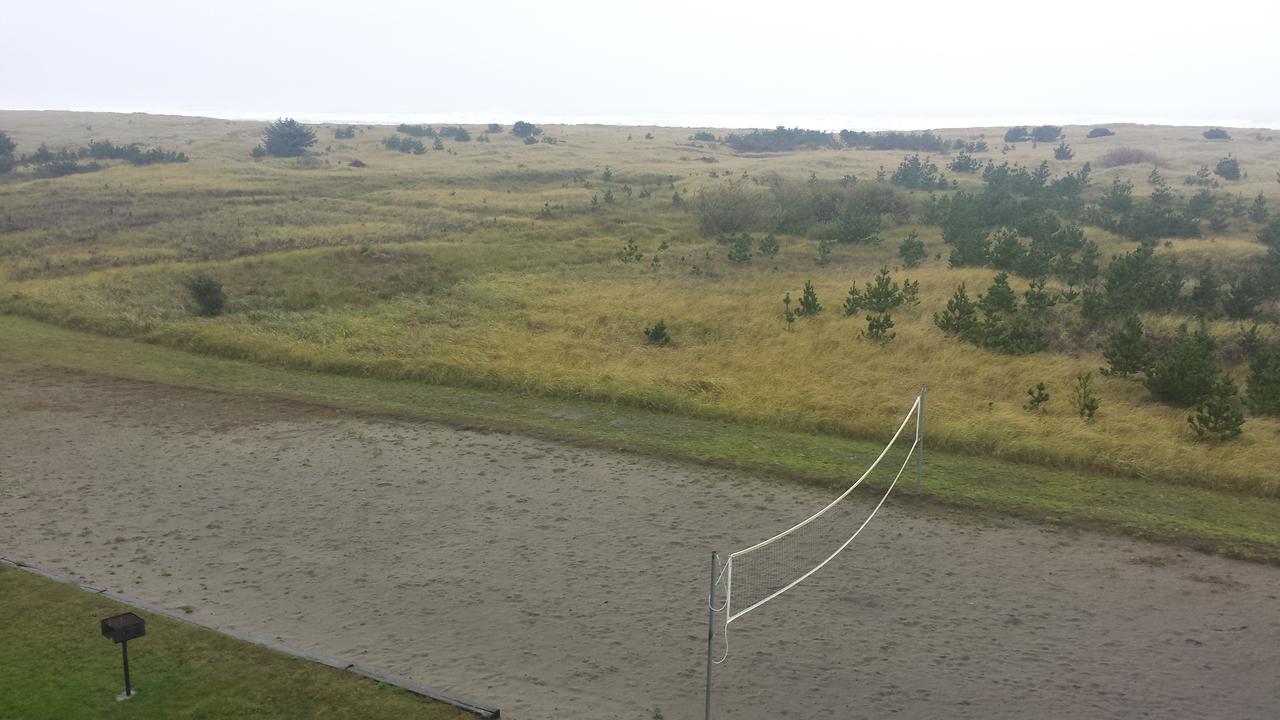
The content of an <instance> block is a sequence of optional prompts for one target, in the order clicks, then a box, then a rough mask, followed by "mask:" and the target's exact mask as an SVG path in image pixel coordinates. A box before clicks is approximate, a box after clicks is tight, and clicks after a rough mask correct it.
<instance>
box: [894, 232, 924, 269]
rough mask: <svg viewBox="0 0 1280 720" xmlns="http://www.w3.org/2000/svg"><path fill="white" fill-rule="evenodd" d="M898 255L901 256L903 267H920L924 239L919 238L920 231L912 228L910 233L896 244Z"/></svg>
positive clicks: (922, 258)
mask: <svg viewBox="0 0 1280 720" xmlns="http://www.w3.org/2000/svg"><path fill="white" fill-rule="evenodd" d="M898 255H899V256H900V257H901V258H902V266H903V267H905V268H908V269H909V268H916V267H920V263H921V262H923V261H924V257H925V253H924V241H923V240H921V239H920V233H918V232H916V231H915V230H912V231H911V234H910V235H907V237H906V238H905V239H903V241H902V242H901V243H899V244H898Z"/></svg>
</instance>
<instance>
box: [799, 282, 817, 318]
mask: <svg viewBox="0 0 1280 720" xmlns="http://www.w3.org/2000/svg"><path fill="white" fill-rule="evenodd" d="M820 312H822V304H821V303H819V302H818V293H817V291H816V290H814V289H813V281H812V280H806V281H805V283H804V289H803V290H802V291H801V292H800V307H799V309H798V310H796V314H797V315H803V316H804V317H813V316H815V315H817V314H818V313H820Z"/></svg>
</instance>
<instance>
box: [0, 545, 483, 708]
mask: <svg viewBox="0 0 1280 720" xmlns="http://www.w3.org/2000/svg"><path fill="white" fill-rule="evenodd" d="M0 563H4V564H6V565H12V566H13V567H16V568H18V569H19V570H25V571H27V572H29V573H34V574H36V575H40V576H41V577H45V578H48V579H50V580H53V581H55V582H60V583H62V584H64V585H72V586H75V587H77V588H79V589H81V590H83V591H85V592H88V593H93V594H94V595H101V596H103V597H106V598H110V599H112V600H115V601H116V602H119V603H123V604H125V605H129V606H132V607H134V608H137V609H139V610H142V611H144V612H148V613H151V614H152V615H160V616H161V617H166V618H169V619H170V620H177V621H178V622H182V623H186V624H188V625H195V626H196V627H199V628H203V629H205V630H212V631H213V632H216V633H219V634H221V635H226V636H227V637H230V638H235V639H236V640H239V641H241V642H246V643H249V644H251V645H258V646H260V647H265V648H268V649H271V650H275V651H277V652H282V653H284V654H286V655H292V656H293V657H297V658H302V659H303V660H307V661H310V662H313V663H319V664H320V665H326V666H328V667H331V668H335V669H337V670H342V671H344V672H349V673H352V674H354V675H359V676H360V677H364V678H368V679H369V680H373V681H374V682H380V683H383V684H386V685H392V686H395V687H398V688H400V689H402V690H405V691H406V692H410V693H413V694H414V695H418V696H420V697H424V698H427V699H429V700H435V701H436V702H440V703H444V704H446V705H451V706H453V707H456V708H458V709H459V710H463V711H465V712H469V713H471V714H473V715H478V716H480V717H482V718H486V719H490V718H493V719H496V718H499V717H501V715H502V711H501V710H499V709H498V708H496V707H490V706H488V705H481V704H479V703H474V702H471V701H469V700H465V699H463V698H459V697H454V696H452V695H449V694H446V693H444V692H442V691H440V690H437V689H435V688H432V687H428V686H426V685H418V684H416V683H414V682H413V681H411V680H408V679H406V678H402V677H400V676H398V675H391V674H390V673H385V672H382V671H381V670H377V669H374V668H366V667H362V666H360V665H356V664H355V663H353V662H348V661H346V660H342V659H339V658H331V657H327V656H325V655H316V654H315V653H310V652H307V651H305V650H299V649H297V648H294V647H290V646H288V645H285V644H284V643H280V642H276V641H274V640H263V639H261V638H257V637H254V636H252V635H249V634H247V633H244V632H241V631H239V630H230V629H227V628H222V627H218V626H217V625H214V624H212V623H206V622H203V621H201V620H197V619H195V618H193V617H191V616H189V615H185V614H183V613H179V612H176V611H173V610H168V609H166V608H162V607H157V606H155V605H152V604H151V603H147V602H143V601H141V600H136V599H134V598H131V597H128V596H126V595H121V594H120V593H116V592H111V591H110V590H107V589H106V588H99V587H94V586H92V585H89V584H88V583H82V582H80V581H79V580H76V579H75V578H71V577H67V576H66V575H59V574H58V573H54V572H49V571H48V570H42V569H40V568H38V567H35V566H33V565H28V564H27V563H24V562H22V561H21V560H14V559H13V558H9V557H5V556H4V555H0Z"/></svg>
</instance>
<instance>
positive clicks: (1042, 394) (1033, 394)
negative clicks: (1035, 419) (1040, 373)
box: [1022, 383, 1049, 412]
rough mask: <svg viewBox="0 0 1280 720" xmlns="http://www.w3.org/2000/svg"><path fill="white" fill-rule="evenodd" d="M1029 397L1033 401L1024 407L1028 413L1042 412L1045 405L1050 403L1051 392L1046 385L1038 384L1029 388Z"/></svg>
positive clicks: (1029, 401)
mask: <svg viewBox="0 0 1280 720" xmlns="http://www.w3.org/2000/svg"><path fill="white" fill-rule="evenodd" d="M1027 395H1028V396H1029V397H1030V398H1031V399H1030V400H1028V401H1027V404H1026V405H1023V406H1022V407H1023V408H1025V409H1026V410H1027V411H1028V412H1040V411H1041V410H1042V409H1043V408H1044V405H1045V403H1047V402H1049V391H1048V388H1047V387H1046V386H1045V384H1044V383H1036V386H1035V387H1029V388H1027Z"/></svg>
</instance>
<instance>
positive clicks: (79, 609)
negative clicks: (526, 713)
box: [0, 565, 471, 720]
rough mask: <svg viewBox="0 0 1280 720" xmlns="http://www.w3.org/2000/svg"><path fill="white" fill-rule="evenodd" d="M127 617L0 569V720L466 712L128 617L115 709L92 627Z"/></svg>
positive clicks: (113, 676)
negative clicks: (138, 631)
mask: <svg viewBox="0 0 1280 720" xmlns="http://www.w3.org/2000/svg"><path fill="white" fill-rule="evenodd" d="M128 610H130V608H129V607H127V606H125V605H121V604H120V603H117V602H114V601H112V600H109V599H107V598H104V597H102V596H100V595H94V594H91V593H87V592H84V591H82V590H79V589H77V588H74V587H72V586H70V585H64V584H62V583H58V582H55V581H53V580H50V579H48V578H43V577H40V576H38V575H34V574H32V573H28V572H24V571H21V570H18V569H16V568H12V567H9V566H7V565H0V616H2V617H4V618H6V621H5V623H4V626H3V627H4V642H0V717H3V718H6V719H9V718H12V719H15V720H45V719H48V720H75V719H77V718H92V719H93V720H111V719H112V718H130V720H146V719H148V718H155V719H156V720H160V719H163V720H177V719H179V718H221V719H227V720H229V719H231V718H272V719H273V720H284V719H285V718H334V719H339V718H340V719H342V720H346V719H347V718H371V719H372V718H399V719H404V718H420V719H422V720H445V719H446V718H448V719H461V718H466V717H471V716H469V715H465V714H464V713H462V712H460V711H458V710H455V709H453V708H450V707H448V706H445V705H441V704H439V703H434V702H430V701H427V700H423V699H422V698H419V697H417V696H415V695H412V694H410V693H408V692H405V691H403V690H400V689H399V688H394V687H391V686H388V685H382V684H379V683H375V682H373V681H372V680H368V679H366V678H362V677H359V676H356V675H352V674H350V673H345V672H341V671H339V670H335V669H333V668H329V667H325V666H323V665H317V664H316V663H312V662H308V661H306V660H302V659H299V658H295V657H291V656H289V655H285V654H283V653H280V652H276V651H273V650H269V649H266V648H263V647H259V646H256V645H251V644H249V643H245V642H241V641H239V640H235V639H232V638H229V637H226V636H224V635H219V634H218V633H215V632H213V631H210V630H205V629H203V628H199V627H196V626H194V625H188V624H186V623H181V622H178V621H176V620H170V619H168V618H164V617H157V616H155V615H151V614H149V613H145V612H140V613H139V615H142V616H143V617H144V618H145V619H146V621H147V635H146V637H144V638H140V639H138V640H135V641H133V642H131V643H130V644H129V670H130V675H131V677H132V680H133V685H134V688H135V690H136V691H137V694H136V695H135V696H134V697H133V698H132V699H130V700H128V701H126V702H117V701H116V696H117V695H118V694H119V693H121V692H123V690H124V680H123V675H122V673H121V668H120V648H118V647H117V646H115V645H113V644H112V643H111V642H110V641H108V640H107V639H106V638H104V637H102V636H101V634H100V633H99V630H98V622H99V621H100V620H101V619H102V618H105V617H110V616H112V615H117V614H119V613H122V612H126V611H128Z"/></svg>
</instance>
